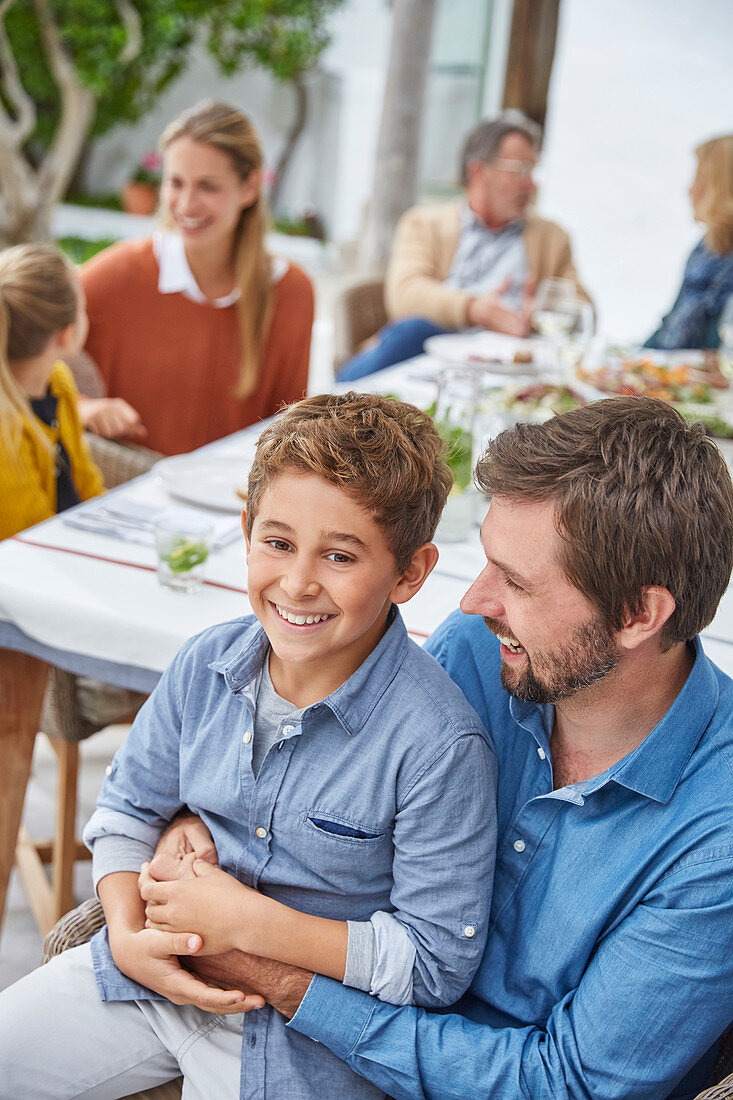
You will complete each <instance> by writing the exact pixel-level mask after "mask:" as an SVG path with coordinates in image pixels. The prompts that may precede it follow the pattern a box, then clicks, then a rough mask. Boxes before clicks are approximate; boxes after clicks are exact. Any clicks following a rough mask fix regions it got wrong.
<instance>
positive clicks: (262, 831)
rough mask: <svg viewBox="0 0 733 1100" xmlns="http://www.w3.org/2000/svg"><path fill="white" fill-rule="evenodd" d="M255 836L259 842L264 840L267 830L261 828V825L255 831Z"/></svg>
mask: <svg viewBox="0 0 733 1100" xmlns="http://www.w3.org/2000/svg"><path fill="white" fill-rule="evenodd" d="M255 836H258V837H259V838H260V840H264V839H265V837H266V836H267V829H265V828H263V827H262V825H260V826H259V827H258V828H257V829H255Z"/></svg>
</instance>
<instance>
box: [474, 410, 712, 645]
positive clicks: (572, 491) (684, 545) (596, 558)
mask: <svg viewBox="0 0 733 1100" xmlns="http://www.w3.org/2000/svg"><path fill="white" fill-rule="evenodd" d="M476 480H477V482H478V484H479V485H480V487H481V488H482V489H483V490H484V491H485V492H487V493H494V494H496V495H497V496H501V497H506V498H507V499H509V500H513V501H516V502H518V503H522V502H524V501H526V502H537V501H552V502H554V503H555V505H556V509H557V511H556V524H557V530H558V533H559V535H560V537H561V539H562V543H563V550H562V553H561V562H560V564H561V566H562V568H563V570H564V572H565V574H566V576H567V577H568V579H569V580H570V582H571V583H572V584H574V585H575V587H576V588H578V589H579V590H580V591H581V592H582V593H583V594H584V595H585V596H586V597H587V598H588V599H589V600H590V601H591V602H592V603H593V604H594V605H595V606H596V608H597V609H598V611H599V612H600V614H601V617H602V618H603V619H604V621H605V622H606V623H607V625H608V626H609V627H610V628H611V629H612V630H619V629H620V628H621V627H622V626H623V625H624V623H625V622H626V621H627V619H628V617H629V615H634V614H636V613H638V612H639V611H640V610H641V608H642V603H643V597H644V589H645V588H647V587H649V586H652V585H658V586H660V587H663V588H666V589H667V590H668V591H669V592H670V593H671V594H672V596H673V597H674V601H675V610H674V612H673V614H672V615H671V616H670V618H669V619H668V620H667V622H666V623H665V624H664V627H663V628H662V631H661V634H660V641H661V644H662V647H663V648H664V649H668V648H669V647H670V646H672V645H674V644H675V643H676V642H683V641H688V640H690V639H691V638H693V637H694V636H695V635H696V634H698V633H699V632H700V631H701V630H702V629H703V628H704V627H706V626H707V625H708V623H710V621H711V620H712V618H713V616H714V615H715V611H716V609H717V606H718V603H719V602H720V599H721V597H722V596H723V593H724V592H725V590H726V588H727V586H728V581H729V579H730V574H731V567H732V566H733V485H731V478H730V473H729V471H728V467H727V465H726V463H725V460H724V459H723V456H722V455H721V453H720V451H719V450H718V448H717V447H716V446H715V444H714V442H713V441H712V439H710V438H709V437H708V436H707V435H706V432H705V429H704V428H703V427H702V425H700V424H691V423H688V422H687V421H686V420H685V419H684V418H683V417H682V416H680V414H679V413H678V412H677V411H676V410H675V409H673V408H672V407H671V406H670V405H668V404H666V403H665V402H664V401H659V400H657V399H656V398H649V397H617V398H609V399H606V400H603V401H597V402H595V403H594V404H592V405H588V406H586V407H585V408H581V409H574V410H573V411H572V412H568V413H564V414H563V415H561V416H555V417H553V418H552V420H549V421H547V423H545V424H518V425H517V426H516V427H514V428H511V429H509V430H508V431H505V432H502V433H501V435H499V436H497V437H496V439H494V440H492V442H491V443H490V444H489V447H488V450H487V451H486V453H485V454H484V456H483V457H482V459H481V460H480V461H479V463H478V466H477V468H476Z"/></svg>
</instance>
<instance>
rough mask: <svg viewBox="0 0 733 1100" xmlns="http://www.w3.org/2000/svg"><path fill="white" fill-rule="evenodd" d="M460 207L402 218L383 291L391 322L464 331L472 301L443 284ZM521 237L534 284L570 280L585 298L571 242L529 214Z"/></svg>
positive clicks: (435, 207) (420, 209) (415, 210)
mask: <svg viewBox="0 0 733 1100" xmlns="http://www.w3.org/2000/svg"><path fill="white" fill-rule="evenodd" d="M463 202H464V200H463V199H455V200H453V201H452V202H448V203H439V204H432V205H430V206H413V207H412V209H411V210H408V211H407V213H406V214H403V216H402V218H401V219H400V222H399V224H398V226H397V229H396V231H395V238H394V244H393V246H392V256H391V258H390V263H389V268H388V270H387V276H386V281H385V288H384V300H385V306H386V308H387V314H388V315H389V318H390V320H392V321H395V320H398V319H399V318H400V317H428V318H429V319H430V320H431V321H434V322H435V324H436V325H442V326H444V327H445V328H464V327H465V326H466V325H467V323H468V322H467V320H466V309H467V308H468V303H469V301H470V299H471V298H472V297H475V295H473V294H471V293H470V292H469V291H467V290H459V289H458V288H457V287H451V286H445V285H444V282H443V280H444V279H445V278H446V277H447V275H448V272H449V271H450V266H451V263H452V262H453V256H454V255H455V252H456V249H457V248H458V240H459V236H460V229H461V225H460V218H461V207H462V205H463ZM523 236H524V247H525V250H526V254H527V267H528V270H529V273H530V275H533V276H534V277H535V278H536V279H537V281H538V282H539V281H540V280H541V279H546V278H551V277H553V276H554V277H557V278H562V279H572V280H573V282H574V283H575V284H576V286H577V287H578V291H579V293H580V294H581V295H582V297H583V298H588V294H587V293H586V291H585V290H584V288H583V287H582V286H581V284H580V282H579V280H578V276H577V274H576V272H575V267H574V266H573V258H572V255H571V252H570V240H569V238H568V235H567V233H565V232H564V230H562V229H561V228H560V226H559V225H555V223H554V222H548V221H545V219H544V218H538V217H535V216H534V215H533V214H530V215H529V216H528V217H527V223H526V227H525V230H524V234H523Z"/></svg>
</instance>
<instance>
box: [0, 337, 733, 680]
mask: <svg viewBox="0 0 733 1100" xmlns="http://www.w3.org/2000/svg"><path fill="white" fill-rule="evenodd" d="M434 373H435V365H434V364H432V363H431V362H430V361H429V360H428V359H427V357H422V358H421V359H419V360H413V361H412V362H411V363H408V364H404V365H402V366H400V367H397V368H393V369H391V370H389V371H384V372H382V373H381V374H380V375H378V376H373V377H371V378H369V379H364V380H362V381H361V382H359V383H358V384H356V385H354V386H353V387H352V388H354V389H356V388H358V389H370V390H375V391H376V390H378V391H380V392H387V393H396V394H398V395H399V396H402V397H405V398H407V399H409V400H413V401H415V402H416V403H417V404H420V405H423V406H426V405H428V404H429V403H430V401H431V400H432V399H433V396H434V383H433V382H432V381H431V380H430V378H431V376H432V375H434ZM339 388H342V389H343V388H345V387H339ZM260 428H261V426H255V427H253V428H249V429H247V430H246V431H244V432H240V433H237V435H235V436H231V437H230V438H229V439H227V440H224V441H222V442H220V443H218V444H215V445H213V446H212V447H210V448H205V449H204V450H205V453H206V454H207V455H211V454H212V452H213V453H216V454H217V455H227V454H228V455H231V456H232V459H233V462H235V461H236V456H237V455H240V456H241V455H242V454H243V453H245V452H246V451H247V450H248V449H249V446H251V442H252V439H253V438H256V436H257V434H258V433H259V431H260ZM202 453H203V452H202ZM113 491H114V492H125V493H127V494H134V495H135V496H136V497H137V498H139V499H140V500H144V501H147V502H153V503H155V502H159V503H160V504H165V503H170V497H169V495H168V493H167V490H166V488H165V486H164V483H163V481H162V480H161V479H160V478H159V477H158V476H156V475H155V474H146V475H145V476H144V477H142V478H138V479H137V480H136V481H134V482H129V483H128V484H127V485H124V486H121V487H120V488H119V489H117V490H113ZM80 507H83V505H81V506H80ZM480 514H481V505H480V501H479V500H477V520H479V519H480ZM438 546H439V549H440V560H439V562H438V566H437V568H436V570H435V571H434V573H433V574H432V575H431V576H430V577H429V578H428V580H427V582H426V584H425V585H424V587H423V588H422V590H421V591H420V592H419V593H418V595H417V596H415V597H414V598H413V599H412V600H410V602H409V603H407V604H405V605H403V607H402V609H401V610H402V613H403V615H404V618H405V621H406V624H407V627H408V630H409V632H410V633H411V635H412V636H413V637H414V638H415V639H416V640H417V641H423V640H424V639H425V638H426V637H427V636H428V635H429V634H430V633H431V632H432V631H433V630H434V629H435V627H436V626H437V625H438V624H439V623H440V622H442V620H443V619H444V618H445V617H446V616H447V615H448V614H449V613H450V612H451V611H452V610H454V608H456V607H457V606H458V602H459V600H460V598H461V596H462V595H463V593H464V592H465V590H466V588H467V587H468V585H469V583H470V582H471V580H472V579H473V578H474V577H475V576H476V575H477V574H478V572H479V571H480V569H481V568H482V566H483V563H484V558H483V553H482V550H481V545H480V540H479V528H478V522H477V524H476V527H475V530H474V531H473V532H472V534H471V536H470V538H469V539H468V540H467V541H466V542H465V543H457V544H441V543H440V542H439V543H438ZM249 611H250V607H249V603H248V600H247V596H246V580H245V562H244V540H243V539H242V540H240V541H238V542H236V543H232V544H231V545H230V546H228V547H226V548H225V549H223V550H220V551H218V552H216V553H214V554H212V555H211V556H210V558H209V561H208V562H207V581H206V583H205V585H204V587H203V588H202V589H201V590H200V591H199V592H197V593H195V594H194V595H183V594H180V593H176V592H170V591H167V590H165V589H163V588H161V586H160V585H159V584H158V581H157V577H156V573H155V552H154V550H153V549H152V548H149V547H146V546H141V545H138V544H135V543H130V542H125V541H122V540H119V539H116V538H112V537H107V536H102V535H97V534H92V533H91V532H86V531H82V530H77V529H75V528H73V527H70V526H68V525H67V524H66V523H64V521H63V518H62V517H55V518H54V519H51V520H48V521H47V522H46V523H42V524H39V525H38V526H37V527H33V528H30V529H29V530H28V531H24V532H22V533H21V534H20V535H18V536H16V537H15V538H12V539H7V540H5V541H4V542H2V543H0V646H5V647H6V648H18V649H23V650H25V651H26V652H31V653H35V654H36V655H38V656H43V657H46V658H49V659H52V660H54V661H55V662H56V663H58V664H59V665H61V667H66V668H70V669H71V670H72V671H77V672H79V671H86V672H89V673H90V674H93V675H97V676H100V677H101V678H103V679H107V680H109V681H110V682H113V683H123V684H125V685H126V686H130V687H140V688H147V689H149V688H150V687H152V685H153V683H154V681H155V679H156V678H157V676H158V675H159V674H160V673H161V672H162V671H163V669H164V668H165V667H166V666H167V665H168V663H169V662H170V660H171V659H172V657H173V656H174V654H175V653H176V652H177V650H178V649H179V648H180V646H181V645H182V644H183V642H184V641H185V640H186V639H187V638H188V637H190V636H191V635H192V634H195V633H196V632H198V631H200V630H203V629H204V628H205V627H207V626H210V625H211V624H213V623H216V622H222V621H224V620H226V619H230V618H234V617H235V616H237V615H242V614H247V613H249ZM704 638H705V648H706V651H707V652H708V653H709V654H710V656H711V657H712V658H713V659H714V660H715V661H716V662H717V663H718V664H719V665H720V666H721V667H722V668H724V669H725V671H726V672H728V673H729V674H730V675H733V595H732V594H731V591H730V590H729V592H728V593H727V595H726V597H725V599H724V600H723V602H722V604H721V607H720V609H719V611H718V614H717V616H716V618H715V621H714V623H713V624H712V625H711V627H710V629H709V631H706V633H705V635H704Z"/></svg>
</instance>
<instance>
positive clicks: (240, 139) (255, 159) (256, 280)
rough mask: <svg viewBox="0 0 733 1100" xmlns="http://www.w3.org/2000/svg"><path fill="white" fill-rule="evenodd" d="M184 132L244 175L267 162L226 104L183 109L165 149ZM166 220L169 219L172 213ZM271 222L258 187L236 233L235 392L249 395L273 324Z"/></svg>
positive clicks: (252, 133) (246, 123)
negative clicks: (237, 354)
mask: <svg viewBox="0 0 733 1100" xmlns="http://www.w3.org/2000/svg"><path fill="white" fill-rule="evenodd" d="M182 137H189V138H191V139H192V140H193V141H200V142H203V143H204V144H206V145H211V146H212V147H213V148H214V149H219V150H220V151H221V152H222V153H226V154H227V156H228V157H229V159H230V161H231V163H232V167H233V168H234V170H235V172H236V173H237V174H238V176H239V177H240V179H242V180H246V179H247V178H248V177H249V175H250V173H251V172H252V171H254V170H256V169H261V168H262V166H263V158H262V149H261V148H260V143H259V138H258V137H257V131H256V130H255V128H254V126H253V125H252V123H251V122H250V120H249V119H248V118H247V116H246V115H244V114H242V112H241V111H238V110H237V109H236V107H232V106H230V105H229V104H228V103H217V102H215V101H214V100H210V99H209V100H203V101H202V102H201V103H197V104H196V105H195V106H194V107H191V108H190V109H189V110H187V111H184V112H183V113H182V114H181V115H179V116H178V118H176V119H174V120H173V122H171V123H170V125H169V126H167V127H166V129H165V130H164V131H163V135H162V137H161V139H160V149H161V152H163V153H165V151H166V149H168V148H169V146H170V145H172V143H173V142H174V141H177V140H178V139H179V138H182ZM164 217H165V215H164ZM165 220H166V221H167V222H168V223H170V216H169V215H168V216H167V217H165ZM267 226H268V210H267V199H266V198H265V195H264V192H263V191H260V194H259V195H258V196H257V198H256V199H255V201H254V202H253V203H252V205H251V206H248V207H247V208H246V209H245V210H243V211H242V213H241V215H240V218H239V223H238V225H237V228H236V231H235V236H234V265H235V272H236V280H237V286H238V287H239V301H238V304H237V309H238V311H239V331H240V341H241V344H240V350H241V358H240V369H239V378H238V380H237V387H236V396H237V397H248V396H249V395H250V394H251V393H252V392H253V391H254V390H255V388H256V386H257V380H258V377H259V372H260V362H261V358H262V351H263V344H264V341H265V337H266V334H267V331H268V329H269V324H270V317H271V311H272V276H271V268H270V257H269V256H268V254H267V252H266V250H265V234H266V232H267Z"/></svg>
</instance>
